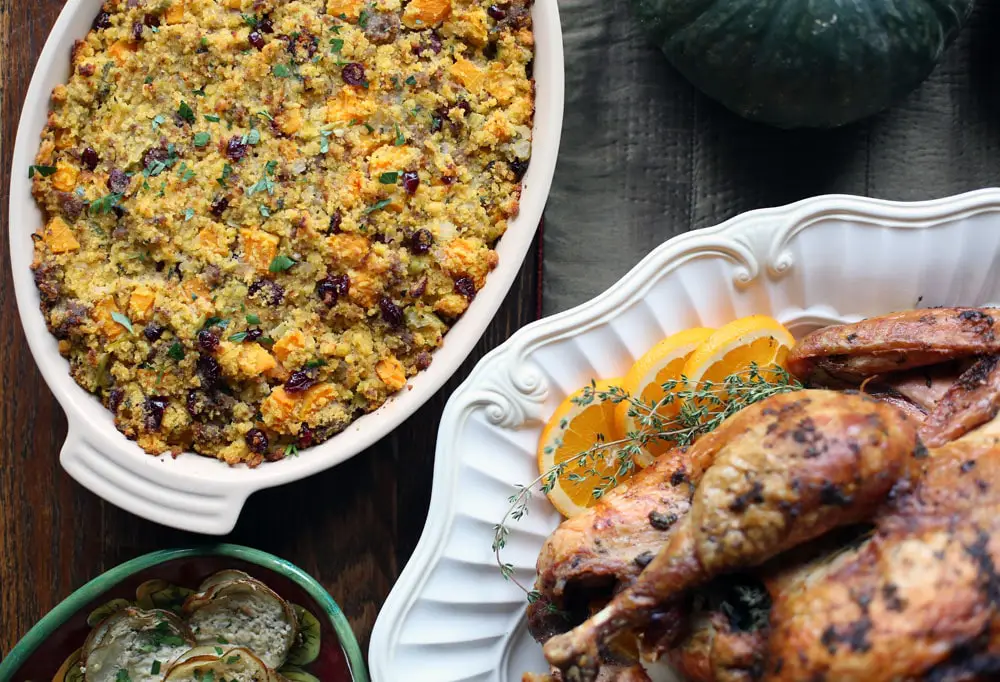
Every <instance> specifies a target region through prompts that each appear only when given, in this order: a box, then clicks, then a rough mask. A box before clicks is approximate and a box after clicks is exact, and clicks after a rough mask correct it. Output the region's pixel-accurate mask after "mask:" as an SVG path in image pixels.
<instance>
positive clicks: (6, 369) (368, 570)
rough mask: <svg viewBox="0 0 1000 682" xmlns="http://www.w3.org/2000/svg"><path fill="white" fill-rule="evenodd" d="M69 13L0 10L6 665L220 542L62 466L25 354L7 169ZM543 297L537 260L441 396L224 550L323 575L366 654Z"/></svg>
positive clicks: (255, 502)
mask: <svg viewBox="0 0 1000 682" xmlns="http://www.w3.org/2000/svg"><path fill="white" fill-rule="evenodd" d="M63 4H64V2H63V0H0V64H2V67H3V74H2V75H3V80H2V82H0V87H2V88H3V91H2V97H3V104H2V107H3V108H2V126H3V128H2V133H0V134H2V137H0V158H2V166H0V187H2V188H3V198H2V205H3V207H2V209H0V225H2V227H0V232H2V233H0V263H3V264H4V267H3V281H2V283H0V658H2V657H3V656H4V655H6V654H7V652H9V651H10V649H11V648H12V647H13V646H14V644H16V643H17V641H18V640H19V639H20V638H21V637H22V636H23V635H24V633H25V632H27V631H28V629H29V628H31V626H32V625H34V624H35V622H36V621H37V620H38V619H39V618H41V617H42V616H43V615H45V613H46V612H48V611H49V609H51V608H52V607H53V606H54V605H56V604H57V603H58V602H59V601H61V600H62V599H63V598H65V597H66V596H67V595H68V594H69V593H70V592H72V591H73V590H75V589H76V588H78V587H80V586H81V585H82V584H83V583H85V582H87V581H88V580H90V579H91V578H94V577H95V576H97V575H99V574H100V573H102V572H104V571H105V570H107V569H109V568H111V567H113V566H115V565H117V564H119V563H121V562H122V561H125V560H128V559H131V558H133V557H136V556H139V555H140V554H144V553H146V552H149V551H153V550H157V549H166V548H170V547H180V546H190V545H195V544H204V543H207V542H211V541H212V538H207V537H205V536H200V535H195V534H192V533H184V532H181V531H176V530H172V529H169V528H165V527H163V526H159V525H157V524H154V523H150V522H148V521H145V520H143V519H140V518H138V517H135V516H133V515H131V514H128V513H126V512H124V511H122V510H120V509H118V508H117V507H115V506H113V505H111V504H108V503H106V502H104V501H103V500H101V499H100V498H98V497H97V496H95V495H93V494H92V493H90V492H89V491H87V490H85V489H84V488H82V487H81V486H79V485H78V484H77V483H76V482H75V481H73V480H72V479H71V478H70V477H69V476H67V475H66V474H65V473H64V472H63V470H62V469H61V468H60V467H59V462H58V459H59V449H60V447H61V446H62V442H63V439H64V438H65V436H66V419H65V417H64V416H63V412H62V409H61V408H60V407H59V405H58V404H57V403H56V401H55V399H54V398H53V397H52V394H51V393H50V392H49V389H48V388H47V387H46V385H45V383H44V382H43V381H42V377H41V374H39V372H38V370H37V369H36V368H35V363H34V360H33V359H32V357H31V353H30V352H29V350H28V345H27V343H26V341H25V337H24V331H23V329H22V328H21V323H20V320H19V318H18V315H17V307H16V304H15V301H14V289H13V283H12V281H11V277H10V273H9V270H8V268H7V267H6V264H7V263H8V262H9V244H8V238H7V230H8V229H9V226H8V219H7V202H8V197H9V178H10V173H11V172H16V173H21V172H27V169H23V168H15V169H11V154H12V152H13V146H14V136H15V132H16V130H17V121H18V117H19V116H20V112H21V104H22V101H23V99H24V93H25V91H26V90H27V88H28V82H29V81H30V79H31V74H32V71H33V69H34V65H35V60H36V59H37V57H38V54H39V53H40V52H41V49H42V46H43V44H44V42H45V38H46V37H47V36H48V33H49V30H50V29H51V27H52V24H53V23H54V22H55V20H56V16H57V15H58V13H59V11H60V9H62V6H63ZM67 58H68V55H67ZM15 227H16V226H15ZM536 244H537V242H536ZM538 292H539V287H538V249H537V248H533V249H532V251H531V253H530V255H529V257H528V259H527V261H526V262H525V265H524V268H523V269H522V272H521V276H520V278H519V279H518V280H517V283H516V284H515V285H514V288H513V290H512V291H511V293H510V295H509V296H508V298H507V301H506V302H505V303H504V305H503V307H502V308H501V310H500V313H499V315H498V316H497V318H496V319H495V320H494V322H493V324H492V325H491V326H490V328H489V330H488V331H487V332H486V334H485V336H484V337H483V339H482V341H481V342H480V343H479V345H478V346H477V347H476V350H475V351H474V352H473V353H472V355H471V356H470V358H469V360H468V361H467V362H466V364H465V365H464V366H463V367H462V369H461V370H460V371H459V372H458V373H457V374H456V376H455V378H454V379H453V380H452V381H451V382H449V383H448V384H447V385H446V387H445V388H443V389H442V390H441V391H440V392H439V393H438V395H437V396H435V397H434V398H433V399H432V400H431V401H430V402H428V403H427V404H426V405H425V406H424V407H423V409H421V410H420V411H419V412H417V413H416V414H415V415H414V416H413V417H412V418H411V419H410V420H409V421H407V422H406V423H405V424H404V425H403V426H401V427H400V428H399V429H398V430H397V431H396V432H395V433H394V434H392V435H391V436H389V437H387V438H385V439H383V440H382V441H381V442H379V443H378V444H377V445H375V446H374V447H372V448H370V449H369V450H367V451H366V452H363V453H361V454H359V455H358V456H357V457H355V458H354V459H352V460H350V461H349V462H347V463H345V464H343V465H341V466H338V467H336V468H334V469H331V470H329V471H326V472H324V473H322V474H320V475H318V476H315V477H313V478H311V479H309V480H307V481H302V482H299V483H294V484H291V485H287V486H284V487H282V488H278V489H274V490H269V491H265V492H262V493H259V494H257V495H254V496H253V497H252V498H251V499H250V501H249V502H248V503H247V506H246V509H245V511H244V513H243V515H242V517H241V518H240V522H239V525H238V526H237V528H236V530H235V531H234V532H233V533H232V534H231V535H229V536H227V537H226V538H225V540H227V541H231V542H236V543H240V544H245V545H250V546H252V547H256V548H259V549H263V550H265V551H268V552H272V553H274V554H277V555H278V556H281V557H283V558H286V559H288V560H289V561H292V562H293V563H295V564H297V565H299V566H300V567H302V568H303V569H304V570H306V571H307V572H309V573H311V574H312V575H313V576H315V577H316V578H317V579H318V580H319V581H320V582H322V583H323V585H324V587H326V589H327V590H329V592H330V594H332V595H333V598H334V599H336V600H337V603H339V604H340V606H341V607H342V608H343V609H344V611H345V612H346V614H347V617H348V618H349V619H350V621H351V624H352V625H353V627H354V631H355V633H356V634H357V636H358V638H359V640H360V642H361V646H362V649H364V650H365V651H367V648H368V638H369V635H370V634H371V629H372V625H373V624H374V623H375V617H376V615H377V614H378V611H379V609H380V608H381V606H382V602H383V601H384V600H385V597H386V595H388V594H389V590H390V588H391V587H392V585H393V583H394V582H395V579H396V577H397V576H398V575H399V571H400V570H401V569H402V567H403V565H404V564H405V562H406V560H407V559H408V558H409V556H410V554H411V552H412V551H413V548H414V546H415V545H416V542H417V540H418V539H419V537H420V533H421V531H422V530H423V525H424V518H425V516H426V513H427V504H428V501H429V499H430V486H431V470H432V465H433V460H434V441H435V434H436V431H437V423H438V419H439V417H440V414H441V410H442V409H443V407H444V403H445V402H446V400H447V398H448V396H449V395H450V394H451V392H452V390H454V389H455V387H456V386H457V385H458V384H459V383H460V382H461V379H462V378H463V377H465V376H466V375H467V374H468V372H469V370H470V369H471V368H472V366H473V365H474V364H475V362H476V361H477V360H478V359H479V358H481V357H482V356H483V355H484V354H485V353H486V352H487V351H488V350H490V349H491V348H493V347H494V346H496V345H498V344H499V343H501V342H503V341H504V340H505V339H506V338H507V337H508V336H510V334H511V333H512V332H513V331H514V330H516V329H517V328H519V327H521V326H523V325H524V324H525V323H527V322H530V321H531V320H533V319H535V317H536V316H537V315H538V310H539V305H538V299H539V293H538Z"/></svg>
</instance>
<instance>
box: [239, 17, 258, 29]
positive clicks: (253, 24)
mask: <svg viewBox="0 0 1000 682" xmlns="http://www.w3.org/2000/svg"><path fill="white" fill-rule="evenodd" d="M240 16H241V17H243V23H245V24H246V25H247V26H249V27H250V28H257V23H258V21H259V19H257V17H256V16H254V15H253V14H241V15H240Z"/></svg>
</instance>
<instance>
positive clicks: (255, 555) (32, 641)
mask: <svg viewBox="0 0 1000 682" xmlns="http://www.w3.org/2000/svg"><path fill="white" fill-rule="evenodd" d="M223 568H235V569H239V570H242V571H245V572H247V573H249V574H250V575H252V576H253V577H255V578H257V579H259V580H261V581H263V582H264V583H265V584H267V585H268V586H269V587H270V588H271V589H273V590H274V591H275V592H277V593H278V594H279V595H281V596H282V597H283V598H284V599H286V600H287V601H289V602H291V603H293V604H296V605H298V606H300V607H302V608H303V609H305V610H306V611H308V612H310V613H312V614H313V616H314V617H315V619H316V621H318V623H319V628H320V640H319V642H320V646H319V652H318V654H317V655H316V657H315V660H312V661H310V662H309V663H307V664H303V665H301V666H297V667H293V668H288V674H287V676H288V677H289V679H292V680H297V681H300V682H311V680H314V679H315V680H319V682H368V673H367V672H366V671H365V665H364V659H363V658H362V655H361V649H360V648H359V647H358V642H357V640H356V639H355V638H354V633H353V632H351V626H350V625H349V624H348V622H347V618H345V617H344V613H343V612H342V611H341V610H340V607H338V606H337V604H336V602H334V601H333V599H332V598H331V597H330V595H329V594H327V592H326V590H324V589H323V587H322V586H321V585H320V584H319V583H318V582H316V580H315V579H313V578H312V577H310V576H309V575H307V574H306V573H305V572H304V571H302V569H300V568H298V567H297V566H294V565H292V564H290V563H288V562H287V561H285V560H283V559H279V558H278V557H276V556H273V555H271V554H268V553H266V552H261V551H259V550H256V549H250V548H249V547H240V546H238V545H226V544H218V545H208V546H205V547H198V548H193V549H174V550H165V551H162V552H153V553H152V554H146V555H144V556H141V557H138V558H136V559H132V560H131V561H127V562H125V563H124V564H122V565H120V566H117V567H115V568H113V569H111V570H110V571H108V572H106V573H104V574H103V575H100V576H98V577H97V578H95V579H93V580H91V581H90V582H89V583H87V584H86V585H84V586H83V587H81V588H80V589H78V590H77V591H76V592H74V593H73V594H71V595H70V596H69V597H67V598H66V599H65V600H63V601H62V602H61V603H60V604H58V605H57V606H56V607H55V608H54V609H52V611H51V612H49V613H48V614H47V615H46V616H45V617H44V618H42V619H41V620H40V621H38V624H37V625H35V627H33V628H31V630H30V631H29V632H28V634H26V635H25V636H24V638H23V639H22V640H21V641H20V642H18V644H17V646H15V647H14V648H13V650H11V652H10V654H9V655H7V657H6V658H4V660H3V662H2V663H0V682H49V680H57V682H76V681H79V682H82V677H80V676H79V675H78V674H77V675H74V674H72V673H70V674H67V673H66V668H71V667H72V666H68V665H66V666H64V663H65V664H68V663H70V661H71V657H73V656H74V655H75V653H76V651H77V650H78V649H79V648H80V647H81V646H82V645H83V641H84V639H86V637H87V634H88V633H89V632H90V628H91V625H88V623H87V621H88V618H89V619H90V620H91V623H93V622H94V620H95V619H97V618H99V617H100V615H101V614H102V613H103V611H104V610H105V609H104V607H105V605H107V604H109V603H110V602H112V601H113V600H125V601H128V602H135V601H136V600H137V597H138V595H137V594H136V588H137V587H139V586H140V585H143V584H144V583H146V584H147V585H148V583H147V581H149V580H153V579H158V580H163V581H166V582H167V583H170V584H171V585H177V586H182V587H192V588H193V587H197V585H198V583H200V582H201V580H202V579H203V578H205V577H207V576H209V575H211V574H212V573H214V572H216V571H218V570H221V569H223ZM157 594H166V593H165V592H163V593H157ZM154 597H155V595H154ZM147 598H149V597H147ZM283 670H285V669H284V668H283Z"/></svg>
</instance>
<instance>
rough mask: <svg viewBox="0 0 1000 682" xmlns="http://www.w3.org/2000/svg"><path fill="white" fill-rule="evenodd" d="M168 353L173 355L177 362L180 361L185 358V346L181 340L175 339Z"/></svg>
mask: <svg viewBox="0 0 1000 682" xmlns="http://www.w3.org/2000/svg"><path fill="white" fill-rule="evenodd" d="M167 355H169V356H170V357H172V358H173V359H174V360H176V361H177V362H180V361H181V360H183V359H184V346H182V345H181V342H180V341H174V342H173V344H172V345H171V346H170V348H169V349H168V350H167Z"/></svg>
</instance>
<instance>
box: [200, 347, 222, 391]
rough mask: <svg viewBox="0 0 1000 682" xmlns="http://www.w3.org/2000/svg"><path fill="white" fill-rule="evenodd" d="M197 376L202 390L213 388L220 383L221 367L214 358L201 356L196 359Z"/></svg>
mask: <svg viewBox="0 0 1000 682" xmlns="http://www.w3.org/2000/svg"><path fill="white" fill-rule="evenodd" d="M198 374H200V375H201V385H202V387H203V388H215V387H216V386H218V385H219V384H220V383H221V381H222V366H221V365H220V364H219V362H218V360H216V359H215V358H213V357H211V356H209V355H202V356H201V357H199V358H198Z"/></svg>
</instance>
